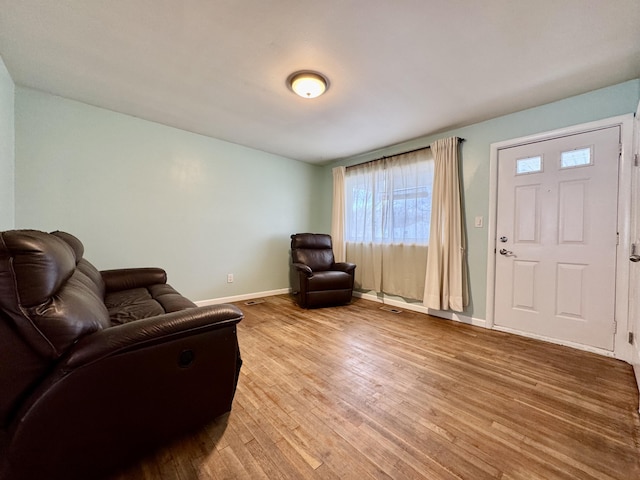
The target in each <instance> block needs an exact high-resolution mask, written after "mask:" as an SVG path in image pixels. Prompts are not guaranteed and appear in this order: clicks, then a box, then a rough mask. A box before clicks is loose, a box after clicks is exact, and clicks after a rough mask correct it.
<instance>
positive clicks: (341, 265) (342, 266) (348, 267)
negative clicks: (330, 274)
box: [331, 262, 356, 273]
mask: <svg viewBox="0 0 640 480" xmlns="http://www.w3.org/2000/svg"><path fill="white" fill-rule="evenodd" d="M331 269H332V270H339V271H341V272H345V273H353V271H354V270H355V269H356V264H355V263H349V262H337V263H334V264H333V265H332V267H331Z"/></svg>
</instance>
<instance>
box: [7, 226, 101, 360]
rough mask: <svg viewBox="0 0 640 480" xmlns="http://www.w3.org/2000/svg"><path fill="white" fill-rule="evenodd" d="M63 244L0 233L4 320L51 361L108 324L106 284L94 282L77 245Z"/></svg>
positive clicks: (53, 238)
mask: <svg viewBox="0 0 640 480" xmlns="http://www.w3.org/2000/svg"><path fill="white" fill-rule="evenodd" d="M73 238H75V237H73ZM67 240H68V239H63V238H60V236H57V235H52V234H48V233H44V232H39V231H35V230H13V231H7V232H2V233H0V308H1V309H2V310H3V312H4V313H5V314H6V315H5V316H4V317H2V318H3V319H5V318H8V319H10V320H11V321H12V322H13V328H14V329H15V330H16V331H17V332H18V333H19V334H20V335H21V336H22V338H23V339H24V341H25V342H26V343H27V344H29V345H30V346H31V348H33V349H34V350H35V351H36V352H38V353H39V354H40V355H41V356H43V357H46V358H51V359H55V358H58V357H60V356H61V355H63V354H64V352H65V351H66V350H67V349H68V348H69V347H70V346H71V345H72V344H73V343H75V342H76V341H77V340H78V339H79V338H80V337H82V336H84V335H87V334H90V333H93V332H95V331H97V330H100V329H102V328H106V327H108V326H109V325H110V323H109V314H108V312H107V309H106V307H105V305H104V302H103V298H102V295H103V292H104V284H102V286H101V285H100V284H99V283H98V284H96V283H95V281H94V280H92V277H93V276H94V274H93V272H92V268H91V267H92V266H91V267H89V266H87V263H88V262H82V254H83V250H84V248H83V247H82V244H81V243H80V242H79V240H77V239H76V240H77V243H78V244H79V246H78V245H75V247H72V245H70V244H69V243H68V241H67ZM81 263H82V264H83V266H82V267H80V268H77V266H78V265H79V264H81ZM89 265H90V264H89ZM83 270H85V272H87V273H83ZM101 290H102V293H101Z"/></svg>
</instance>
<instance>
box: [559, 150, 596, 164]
mask: <svg viewBox="0 0 640 480" xmlns="http://www.w3.org/2000/svg"><path fill="white" fill-rule="evenodd" d="M592 163H593V162H592V161H591V148H590V147H587V148H580V149H578V150H569V151H568V152H562V154H561V155H560V168H574V167H584V166H585V165H591V164H592Z"/></svg>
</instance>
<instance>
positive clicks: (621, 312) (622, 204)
mask: <svg viewBox="0 0 640 480" xmlns="http://www.w3.org/2000/svg"><path fill="white" fill-rule="evenodd" d="M614 126H620V129H621V136H622V137H621V143H622V152H621V153H622V156H621V161H620V169H619V172H618V182H619V184H618V233H619V245H618V249H617V257H616V308H615V319H616V322H617V330H616V334H615V336H614V349H613V352H610V351H608V350H602V349H599V348H594V347H589V346H586V345H580V344H575V343H572V342H566V341H562V340H558V339H553V338H546V337H541V336H538V335H534V334H529V333H526V332H512V333H517V334H519V335H524V336H528V337H532V338H538V339H540V340H545V341H548V342H553V343H558V344H561V345H567V346H571V347H574V348H579V349H582V350H588V351H591V352H595V353H599V354H601V355H606V356H610V357H611V356H613V357H615V358H619V359H621V360H624V361H626V362H630V361H631V358H632V349H631V345H629V343H628V332H629V327H630V325H629V253H630V250H631V234H632V232H631V177H632V168H633V114H627V115H621V116H618V117H612V118H607V119H604V120H598V121H595V122H589V123H584V124H581V125H575V126H572V127H567V128H562V129H559V130H553V131H550V132H543V133H538V134H535V135H530V136H526V137H520V138H515V139H512V140H506V141H503V142H498V143H492V144H491V157H490V164H489V175H490V177H489V192H490V193H489V217H488V235H489V238H488V250H487V318H486V327H487V328H492V329H496V330H502V331H511V330H509V329H505V328H502V327H499V326H497V325H495V323H494V320H495V311H494V302H495V295H496V291H495V271H496V220H497V219H496V216H497V206H498V154H499V152H500V150H503V149H505V148H510V147H516V146H519V145H524V144H527V143H534V142H540V141H544V140H550V139H553V138H558V137H564V136H567V135H573V134H576V133H582V132H588V131H591V130H599V129H602V128H607V127H614Z"/></svg>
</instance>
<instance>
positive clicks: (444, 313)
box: [353, 292, 487, 327]
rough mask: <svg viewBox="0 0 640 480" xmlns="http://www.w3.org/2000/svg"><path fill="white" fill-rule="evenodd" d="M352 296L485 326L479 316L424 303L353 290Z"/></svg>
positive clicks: (484, 322) (485, 323)
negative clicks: (402, 300) (428, 306)
mask: <svg viewBox="0 0 640 480" xmlns="http://www.w3.org/2000/svg"><path fill="white" fill-rule="evenodd" d="M353 296H354V297H358V298H364V299H365V300H371V301H374V302H378V303H383V304H385V305H392V306H394V307H398V308H404V309H405V310H411V311H413V312H419V313H424V314H427V315H431V316H433V317H439V318H445V319H447V320H453V321H455V322H460V323H466V324H468V325H474V326H476V327H486V326H487V322H486V321H485V320H483V319H481V318H473V317H469V316H467V315H461V314H459V313H456V312H451V311H443V310H433V309H431V308H427V307H425V306H424V305H420V304H418V303H408V302H401V301H399V300H394V299H393V298H380V297H378V296H377V295H376V294H374V293H366V292H353Z"/></svg>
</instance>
